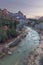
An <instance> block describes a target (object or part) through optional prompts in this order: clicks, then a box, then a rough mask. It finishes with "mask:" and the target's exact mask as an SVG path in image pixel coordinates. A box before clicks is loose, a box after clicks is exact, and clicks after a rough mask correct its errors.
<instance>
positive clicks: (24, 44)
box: [0, 27, 40, 65]
mask: <svg viewBox="0 0 43 65" xmlns="http://www.w3.org/2000/svg"><path fill="white" fill-rule="evenodd" d="M26 30H27V31H28V34H27V36H26V37H25V38H24V39H23V40H22V41H21V42H20V44H19V45H18V46H17V48H16V50H15V51H14V52H13V54H12V55H8V56H6V57H4V58H3V59H2V60H0V65H24V59H26V58H27V57H28V55H29V53H30V52H31V51H33V50H34V49H35V48H36V47H37V46H38V45H39V39H40V37H39V34H38V33H37V32H36V31H35V30H33V29H31V28H29V27H26Z"/></svg>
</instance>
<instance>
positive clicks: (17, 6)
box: [0, 0, 43, 18]
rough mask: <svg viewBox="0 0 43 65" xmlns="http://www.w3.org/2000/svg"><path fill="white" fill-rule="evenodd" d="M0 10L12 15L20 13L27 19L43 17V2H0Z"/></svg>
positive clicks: (14, 0)
mask: <svg viewBox="0 0 43 65" xmlns="http://www.w3.org/2000/svg"><path fill="white" fill-rule="evenodd" d="M0 8H1V9H4V8H6V9H8V10H9V11H11V12H13V13H16V12H18V11H21V12H23V13H24V14H25V15H26V16H27V17H28V18H31V17H39V16H43V0H0Z"/></svg>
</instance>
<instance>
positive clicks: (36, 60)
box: [25, 34, 43, 65]
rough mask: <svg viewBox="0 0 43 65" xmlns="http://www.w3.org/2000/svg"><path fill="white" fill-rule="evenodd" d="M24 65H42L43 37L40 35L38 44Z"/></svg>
mask: <svg viewBox="0 0 43 65" xmlns="http://www.w3.org/2000/svg"><path fill="white" fill-rule="evenodd" d="M25 65H43V35H42V34H40V44H39V46H38V47H37V48H36V49H34V51H33V52H31V53H30V55H29V56H28V59H27V61H26V62H25Z"/></svg>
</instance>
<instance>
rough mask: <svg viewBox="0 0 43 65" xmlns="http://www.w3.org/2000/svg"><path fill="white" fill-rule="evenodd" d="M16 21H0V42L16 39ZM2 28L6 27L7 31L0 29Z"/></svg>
mask: <svg viewBox="0 0 43 65" xmlns="http://www.w3.org/2000/svg"><path fill="white" fill-rule="evenodd" d="M17 24H18V22H17V21H12V20H7V19H0V42H4V41H6V40H7V39H9V38H12V37H16V36H17V32H16V28H17ZM2 26H7V27H8V29H7V30H3V29H1V27H2Z"/></svg>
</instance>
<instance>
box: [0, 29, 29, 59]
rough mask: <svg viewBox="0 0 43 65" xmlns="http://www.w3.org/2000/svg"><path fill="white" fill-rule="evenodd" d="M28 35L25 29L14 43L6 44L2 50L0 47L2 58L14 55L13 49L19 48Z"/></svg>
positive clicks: (0, 56)
mask: <svg viewBox="0 0 43 65" xmlns="http://www.w3.org/2000/svg"><path fill="white" fill-rule="evenodd" d="M27 34H28V33H27V31H26V30H25V29H23V30H22V32H21V34H20V35H19V36H17V38H15V39H14V40H13V41H12V42H10V43H6V44H5V45H4V46H3V47H2V48H1V47H0V58H2V57H3V56H5V55H7V54H12V51H13V49H15V48H12V47H17V45H18V44H19V42H20V41H21V40H22V39H23V38H25V37H26V35H27ZM10 47H11V48H10Z"/></svg>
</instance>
